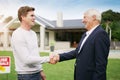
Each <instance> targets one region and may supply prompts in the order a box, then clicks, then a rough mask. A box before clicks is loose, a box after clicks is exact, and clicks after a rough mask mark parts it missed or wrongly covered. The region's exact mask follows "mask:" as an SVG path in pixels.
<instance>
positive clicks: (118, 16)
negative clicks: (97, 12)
mask: <svg viewBox="0 0 120 80" xmlns="http://www.w3.org/2000/svg"><path fill="white" fill-rule="evenodd" d="M118 23H120V13H118V12H113V11H112V10H107V11H105V12H103V13H102V24H103V25H105V28H106V31H107V32H108V33H109V35H110V39H111V36H112V40H115V39H117V40H120V39H119V38H120V36H118V35H117V34H118V33H119V32H120V31H119V30H118V29H119V26H120V25H119V24H118ZM116 30H117V31H116ZM111 31H112V34H111Z"/></svg>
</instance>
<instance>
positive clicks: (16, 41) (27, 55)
mask: <svg viewBox="0 0 120 80" xmlns="http://www.w3.org/2000/svg"><path fill="white" fill-rule="evenodd" d="M34 10H35V9H34V8H33V7H29V6H23V7H20V8H19V10H18V19H19V20H20V23H21V25H20V27H19V28H17V29H16V30H15V31H14V32H13V34H12V40H11V44H12V48H13V54H14V59H15V67H16V69H15V70H16V71H17V74H18V80H41V79H42V80H46V78H45V74H44V73H43V69H42V65H41V64H42V63H46V62H49V60H50V59H49V57H40V56H39V50H38V43H37V42H38V41H37V36H36V33H35V32H34V31H33V30H31V27H32V26H33V25H34V24H35V14H34Z"/></svg>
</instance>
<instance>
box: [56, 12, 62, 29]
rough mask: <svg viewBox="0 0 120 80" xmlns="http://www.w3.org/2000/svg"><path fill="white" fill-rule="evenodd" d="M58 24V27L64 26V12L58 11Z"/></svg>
mask: <svg viewBox="0 0 120 80" xmlns="http://www.w3.org/2000/svg"><path fill="white" fill-rule="evenodd" d="M56 25H57V27H63V15H62V12H58V13H57V21H56Z"/></svg>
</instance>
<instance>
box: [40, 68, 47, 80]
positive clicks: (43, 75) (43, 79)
mask: <svg viewBox="0 0 120 80" xmlns="http://www.w3.org/2000/svg"><path fill="white" fill-rule="evenodd" d="M40 76H41V80H46V76H45V73H44V72H43V70H42V71H40Z"/></svg>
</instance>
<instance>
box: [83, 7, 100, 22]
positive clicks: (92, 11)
mask: <svg viewBox="0 0 120 80" xmlns="http://www.w3.org/2000/svg"><path fill="white" fill-rule="evenodd" d="M84 14H85V15H88V16H96V19H97V20H98V21H100V22H101V13H100V12H99V11H98V10H95V9H89V10H87V11H86V12H85V13H84Z"/></svg>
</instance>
